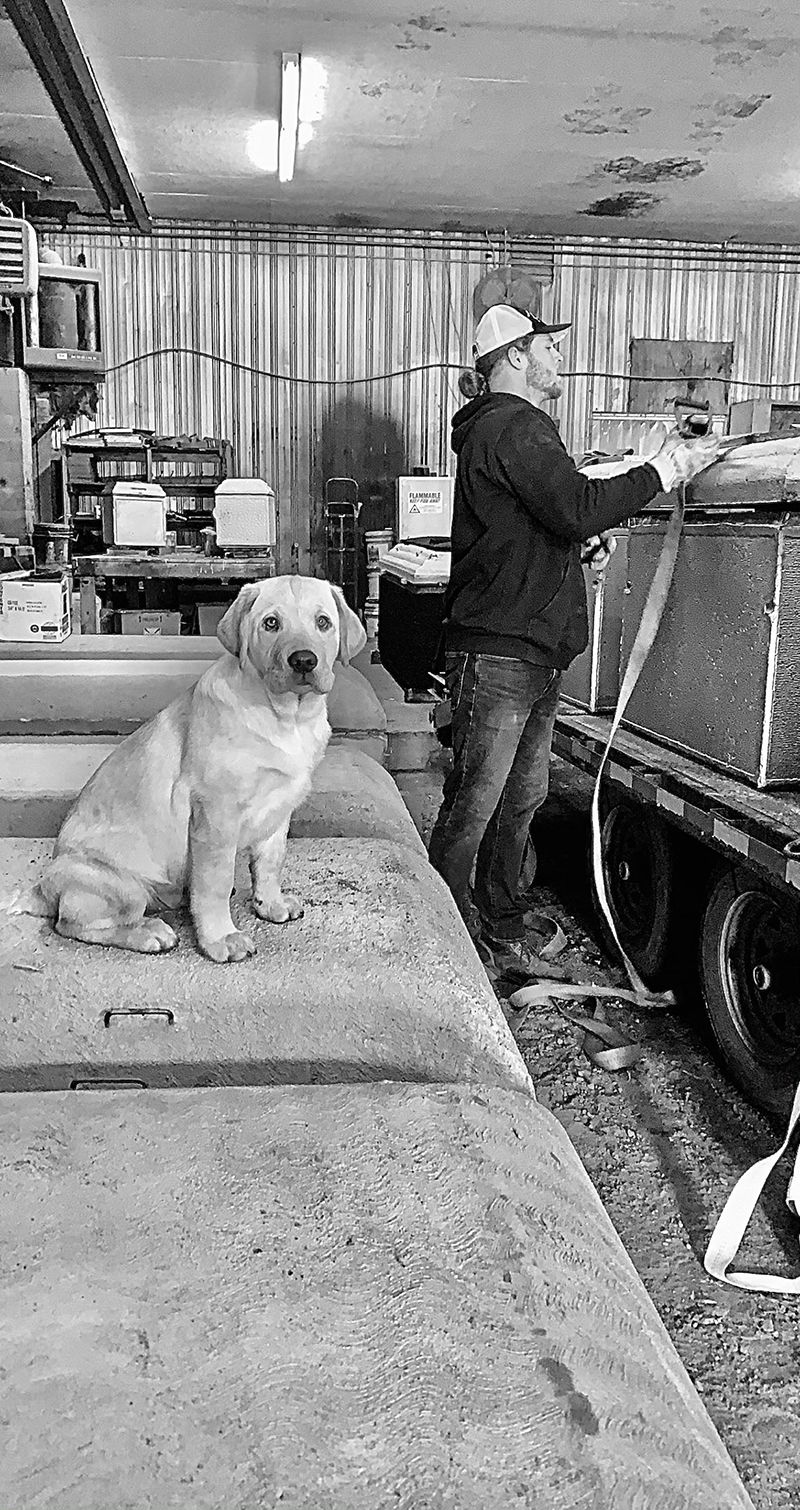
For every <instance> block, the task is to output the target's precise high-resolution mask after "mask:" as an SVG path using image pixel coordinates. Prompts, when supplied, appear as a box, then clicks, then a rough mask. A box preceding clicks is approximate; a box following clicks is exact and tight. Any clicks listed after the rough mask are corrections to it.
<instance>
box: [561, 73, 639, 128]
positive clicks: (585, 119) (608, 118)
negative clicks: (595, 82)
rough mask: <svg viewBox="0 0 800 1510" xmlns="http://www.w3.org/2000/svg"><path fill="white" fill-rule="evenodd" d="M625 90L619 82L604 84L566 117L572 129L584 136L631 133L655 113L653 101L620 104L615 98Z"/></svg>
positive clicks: (567, 123)
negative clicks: (651, 107) (651, 103)
mask: <svg viewBox="0 0 800 1510" xmlns="http://www.w3.org/2000/svg"><path fill="white" fill-rule="evenodd" d="M621 93H622V90H621V88H620V86H619V85H618V84H602V85H599V86H598V88H597V89H595V91H594V94H593V96H590V98H589V99H588V100H587V102H586V104H585V105H580V106H579V107H578V109H577V110H571V111H569V113H568V114H567V115H564V116H563V117H562V119H563V121H564V123H565V125H566V127H567V129H568V131H571V132H573V133H574V134H578V135H580V136H627V135H628V133H629V132H630V129H631V127H632V126H635V125H636V124H637V122H638V121H641V120H644V118H645V116H648V115H652V110H651V109H650V107H649V105H629V106H625V105H620V104H614V103H612V101H613V100H614V98H615V96H618V95H620V94H621Z"/></svg>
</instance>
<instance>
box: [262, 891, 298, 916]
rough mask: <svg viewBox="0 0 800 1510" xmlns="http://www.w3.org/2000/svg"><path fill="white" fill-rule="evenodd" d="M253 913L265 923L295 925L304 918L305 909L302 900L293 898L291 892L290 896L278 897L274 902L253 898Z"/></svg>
mask: <svg viewBox="0 0 800 1510" xmlns="http://www.w3.org/2000/svg"><path fill="white" fill-rule="evenodd" d="M253 911H254V913H255V915H256V917H259V918H263V920H264V922H265V923H294V922H296V921H297V919H298V918H301V917H302V916H303V912H304V908H303V904H302V902H301V901H300V898H299V897H294V896H292V894H291V892H290V893H289V895H288V896H285V897H284V896H282V897H278V899H277V900H276V901H272V902H264V901H263V900H262V898H261V897H253Z"/></svg>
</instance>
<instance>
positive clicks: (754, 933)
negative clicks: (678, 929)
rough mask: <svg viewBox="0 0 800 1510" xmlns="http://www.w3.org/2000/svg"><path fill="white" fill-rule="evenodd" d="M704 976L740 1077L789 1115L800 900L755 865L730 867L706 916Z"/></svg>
mask: <svg viewBox="0 0 800 1510" xmlns="http://www.w3.org/2000/svg"><path fill="white" fill-rule="evenodd" d="M700 976H701V983H702V990H703V1000H704V1004H705V1009H706V1014H707V1016H708V1021H709V1025H710V1027H711V1032H712V1034H713V1037H714V1041H715V1043H716V1045H717V1048H718V1051H719V1053H720V1055H721V1057H722V1059H723V1061H724V1063H725V1065H726V1066H727V1069H728V1070H729V1072H730V1075H731V1077H732V1079H733V1080H735V1081H736V1083H737V1085H739V1086H740V1087H741V1089H742V1090H743V1091H744V1092H745V1094H746V1095H747V1096H748V1097H749V1098H750V1100H751V1101H754V1102H755V1103H756V1104H757V1105H758V1106H761V1107H763V1108H764V1109H765V1110H766V1111H769V1112H776V1113H778V1114H779V1115H780V1116H784V1115H785V1114H786V1113H787V1112H788V1110H789V1108H790V1106H791V1103H792V1096H793V1094H794V1089H795V1086H796V1085H797V1082H798V1080H800V987H798V982H800V907H798V906H797V905H796V904H795V903H794V902H793V901H792V899H791V898H790V897H789V896H783V895H781V893H779V892H777V891H771V890H770V889H769V887H768V886H766V885H765V884H763V883H762V882H761V881H760V880H758V878H757V877H755V876H753V875H751V874H749V873H748V872H743V871H738V870H734V869H730V868H726V869H725V870H723V871H722V872H721V873H719V874H718V876H717V879H716V881H715V883H714V884H713V886H712V889H711V893H710V895H709V898H708V902H707V905H706V910H705V913H704V916H703V922H702V928H701V934H700Z"/></svg>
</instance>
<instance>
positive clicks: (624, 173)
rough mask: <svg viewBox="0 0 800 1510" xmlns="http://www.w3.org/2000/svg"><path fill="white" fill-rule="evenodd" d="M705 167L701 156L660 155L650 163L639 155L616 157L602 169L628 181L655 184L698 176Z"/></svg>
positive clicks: (604, 164)
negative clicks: (642, 159) (643, 160)
mask: <svg viewBox="0 0 800 1510" xmlns="http://www.w3.org/2000/svg"><path fill="white" fill-rule="evenodd" d="M705 168H706V165H705V163H704V162H701V160H700V158H699V157H659V158H656V159H655V160H654V161H653V162H649V163H648V162H641V161H640V160H639V158H638V157H614V158H612V159H611V161H610V162H607V163H603V168H602V171H603V172H604V173H610V174H611V175H613V177H615V178H622V179H624V180H625V182H626V183H637V184H655V183H662V182H664V180H666V179H676V178H677V179H680V178H697V176H698V174H699V173H704V172H705Z"/></svg>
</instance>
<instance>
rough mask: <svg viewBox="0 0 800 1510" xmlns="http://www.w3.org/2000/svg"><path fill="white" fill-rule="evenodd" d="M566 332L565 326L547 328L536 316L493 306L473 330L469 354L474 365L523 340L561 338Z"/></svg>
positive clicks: (512, 308) (566, 326) (567, 325)
mask: <svg viewBox="0 0 800 1510" xmlns="http://www.w3.org/2000/svg"><path fill="white" fill-rule="evenodd" d="M566 330H569V323H567V324H565V325H546V324H545V322H544V320H540V319H538V317H537V316H536V315H526V314H523V313H522V311H521V310H519V309H515V308H514V307H513V305H511V304H493V305H492V306H491V308H489V309H487V311H486V313H485V315H481V318H480V320H479V321H478V324H477V325H476V327H475V344H474V346H473V348H472V353H473V357H474V359H475V361H477V360H478V358H479V357H485V356H489V355H490V353H491V352H493V351H500V350H502V348H503V347H504V346H513V344H514V342H515V341H519V340H521V339H522V337H523V336H531V335H534V336H555V337H558V336H562V335H563V334H564V332H565V331H566Z"/></svg>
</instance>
